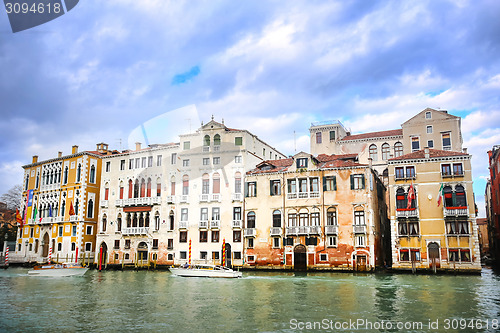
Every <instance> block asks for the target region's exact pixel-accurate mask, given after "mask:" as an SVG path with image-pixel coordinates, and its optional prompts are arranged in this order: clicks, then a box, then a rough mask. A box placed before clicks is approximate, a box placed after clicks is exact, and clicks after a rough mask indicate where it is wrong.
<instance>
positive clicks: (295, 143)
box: [293, 131, 297, 153]
mask: <svg viewBox="0 0 500 333" xmlns="http://www.w3.org/2000/svg"><path fill="white" fill-rule="evenodd" d="M293 149H294V151H295V153H297V139H296V138H295V131H293Z"/></svg>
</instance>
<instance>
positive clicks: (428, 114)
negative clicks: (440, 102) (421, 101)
mask: <svg viewBox="0 0 500 333" xmlns="http://www.w3.org/2000/svg"><path fill="white" fill-rule="evenodd" d="M431 117H432V113H431V112H430V111H427V112H425V119H431Z"/></svg>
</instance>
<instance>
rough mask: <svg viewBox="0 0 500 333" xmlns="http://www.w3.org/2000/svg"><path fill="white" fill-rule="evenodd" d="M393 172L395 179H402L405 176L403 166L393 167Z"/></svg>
mask: <svg viewBox="0 0 500 333" xmlns="http://www.w3.org/2000/svg"><path fill="white" fill-rule="evenodd" d="M394 173H395V176H396V179H404V178H405V169H404V168H403V167H396V168H395V169H394Z"/></svg>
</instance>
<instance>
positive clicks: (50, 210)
mask: <svg viewBox="0 0 500 333" xmlns="http://www.w3.org/2000/svg"><path fill="white" fill-rule="evenodd" d="M49 217H52V205H50V206H49Z"/></svg>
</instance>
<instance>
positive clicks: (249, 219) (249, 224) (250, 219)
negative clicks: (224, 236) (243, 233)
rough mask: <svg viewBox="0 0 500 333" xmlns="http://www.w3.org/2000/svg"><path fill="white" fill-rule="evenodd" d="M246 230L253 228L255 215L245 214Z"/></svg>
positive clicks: (252, 213)
mask: <svg viewBox="0 0 500 333" xmlns="http://www.w3.org/2000/svg"><path fill="white" fill-rule="evenodd" d="M247 228H255V213H254V212H248V214H247Z"/></svg>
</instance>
